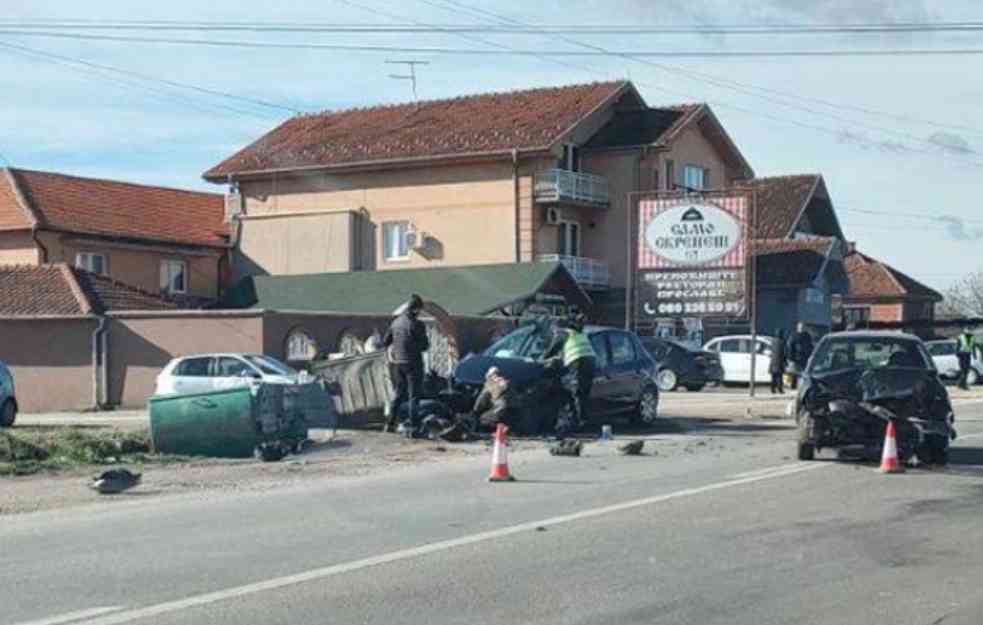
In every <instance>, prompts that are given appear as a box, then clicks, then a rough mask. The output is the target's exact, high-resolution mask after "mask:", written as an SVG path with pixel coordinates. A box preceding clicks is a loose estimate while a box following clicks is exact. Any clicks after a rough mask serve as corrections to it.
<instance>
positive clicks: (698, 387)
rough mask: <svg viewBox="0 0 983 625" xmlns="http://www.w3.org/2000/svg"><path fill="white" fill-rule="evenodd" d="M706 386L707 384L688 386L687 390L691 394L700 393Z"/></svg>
mask: <svg viewBox="0 0 983 625" xmlns="http://www.w3.org/2000/svg"><path fill="white" fill-rule="evenodd" d="M705 386H706V384H687V385H686V390H687V391H689V392H690V393H699V392H700V391H702V390H703V388H704V387H705Z"/></svg>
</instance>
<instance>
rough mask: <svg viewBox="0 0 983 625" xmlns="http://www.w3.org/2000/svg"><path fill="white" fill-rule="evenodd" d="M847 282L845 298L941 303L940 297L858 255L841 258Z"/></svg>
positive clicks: (915, 281)
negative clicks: (848, 286)
mask: <svg viewBox="0 0 983 625" xmlns="http://www.w3.org/2000/svg"><path fill="white" fill-rule="evenodd" d="M843 264H844V266H845V267H846V273H847V278H848V279H849V281H850V290H849V292H848V293H847V295H846V297H847V298H848V299H878V298H911V299H922V300H924V299H929V300H932V301H935V302H941V301H942V295H941V294H940V293H939V292H938V291H936V290H935V289H932V288H930V287H927V286H925V285H924V284H922V283H921V282H919V281H917V280H915V279H914V278H912V277H910V276H908V275H906V274H904V273H902V272H900V271H898V270H897V269H895V268H894V267H891V266H890V265H887V264H885V263H882V262H881V261H879V260H876V259H874V258H871V257H870V256H867V255H866V254H861V253H860V252H853V253H851V254H848V255H847V256H846V257H845V258H844V259H843Z"/></svg>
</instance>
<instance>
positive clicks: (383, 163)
mask: <svg viewBox="0 0 983 625" xmlns="http://www.w3.org/2000/svg"><path fill="white" fill-rule="evenodd" d="M523 151H524V152H526V154H532V153H542V154H547V153H549V151H550V146H539V147H531V148H526V149H524V150H523ZM511 155H512V150H511V149H509V150H488V151H482V152H463V153H460V154H446V155H437V156H408V157H404V158H386V159H375V160H369V161H353V162H351V163H335V164H332V165H301V166H296V167H273V168H267V169H246V170H242V171H236V172H232V173H231V174H228V173H223V174H213V175H209V174H208V173H207V172H206V173H205V174H204V175H203V176H202V178H204V179H205V180H206V181H208V182H214V183H222V182H224V181H226V180H228V177H229V176H230V175H234V176H236V177H237V178H238V179H239V180H242V179H244V178H247V177H248V178H260V177H263V176H272V175H276V174H290V173H305V172H315V171H323V172H334V171H337V172H348V171H350V170H366V169H389V168H393V167H413V166H416V165H427V164H431V163H443V162H448V161H450V162H453V161H455V160H465V161H466V160H472V159H473V160H502V159H507V158H510V157H511Z"/></svg>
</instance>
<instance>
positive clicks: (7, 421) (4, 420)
mask: <svg viewBox="0 0 983 625" xmlns="http://www.w3.org/2000/svg"><path fill="white" fill-rule="evenodd" d="M16 420H17V394H16V393H14V376H13V374H12V373H10V369H9V368H7V365H5V364H3V363H2V362H0V428H9V427H11V426H12V425H13V424H14V421H16Z"/></svg>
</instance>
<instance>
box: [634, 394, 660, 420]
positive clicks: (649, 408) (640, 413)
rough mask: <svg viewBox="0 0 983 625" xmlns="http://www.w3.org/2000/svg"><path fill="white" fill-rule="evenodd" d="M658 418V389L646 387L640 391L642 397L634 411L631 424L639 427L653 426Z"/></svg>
mask: <svg viewBox="0 0 983 625" xmlns="http://www.w3.org/2000/svg"><path fill="white" fill-rule="evenodd" d="M658 418H659V389H658V388H657V387H652V386H650V387H648V388H646V389H645V390H643V391H642V397H641V399H640V400H639V401H638V408H637V409H636V411H635V418H634V419H632V422H633V423H636V424H640V425H653V424H654V423H655V422H656V421H657V420H658Z"/></svg>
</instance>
